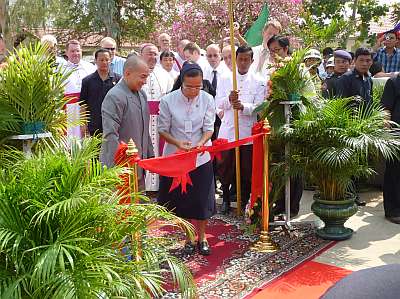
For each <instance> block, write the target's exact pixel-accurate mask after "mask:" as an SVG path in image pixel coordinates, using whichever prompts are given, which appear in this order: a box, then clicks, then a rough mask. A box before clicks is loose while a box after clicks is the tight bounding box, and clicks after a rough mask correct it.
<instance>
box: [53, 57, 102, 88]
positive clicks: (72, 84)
mask: <svg viewBox="0 0 400 299" xmlns="http://www.w3.org/2000/svg"><path fill="white" fill-rule="evenodd" d="M61 67H62V68H64V69H65V70H66V71H72V73H71V75H70V76H69V77H68V79H67V84H66V85H65V93H66V94H71V93H79V92H81V87H82V79H83V78H85V77H86V76H88V75H90V74H92V73H94V72H95V71H96V66H95V65H93V64H91V63H90V62H86V61H84V60H82V59H81V61H80V62H79V63H78V64H74V63H72V62H70V61H67V62H66V63H64V64H63V65H62V66H61Z"/></svg>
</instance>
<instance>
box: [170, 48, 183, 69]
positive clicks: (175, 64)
mask: <svg viewBox="0 0 400 299" xmlns="http://www.w3.org/2000/svg"><path fill="white" fill-rule="evenodd" d="M175 59H176V61H177V62H178V63H179V66H180V67H181V68H182V66H183V64H184V63H185V61H186V60H185V58H182V57H181V56H179V53H178V52H176V56H175ZM179 66H178V64H177V63H176V62H175V63H174V66H173V67H172V68H173V69H174V70H175V71H177V72H180V71H181V69H180V68H179Z"/></svg>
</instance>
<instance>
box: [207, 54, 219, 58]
mask: <svg viewBox="0 0 400 299" xmlns="http://www.w3.org/2000/svg"><path fill="white" fill-rule="evenodd" d="M207 57H208V58H212V57H219V55H218V54H207Z"/></svg>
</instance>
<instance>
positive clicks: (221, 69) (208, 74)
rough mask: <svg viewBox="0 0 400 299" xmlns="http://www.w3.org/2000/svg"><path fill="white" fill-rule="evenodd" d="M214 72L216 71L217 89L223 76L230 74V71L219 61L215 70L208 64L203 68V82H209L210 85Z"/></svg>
mask: <svg viewBox="0 0 400 299" xmlns="http://www.w3.org/2000/svg"><path fill="white" fill-rule="evenodd" d="M214 70H215V71H217V88H218V85H219V82H221V79H222V77H223V76H224V75H225V74H230V73H231V71H230V69H229V68H228V67H227V66H226V64H225V63H224V62H223V61H221V62H220V63H219V65H218V66H217V68H216V69H213V68H212V67H211V65H210V64H208V66H207V67H206V68H205V70H203V78H204V79H205V80H208V81H210V83H212V81H213V78H214V73H213V71H214Z"/></svg>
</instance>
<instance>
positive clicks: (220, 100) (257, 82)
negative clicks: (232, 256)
mask: <svg viewBox="0 0 400 299" xmlns="http://www.w3.org/2000/svg"><path fill="white" fill-rule="evenodd" d="M236 58H237V81H238V86H237V88H238V91H234V90H233V88H232V76H231V75H230V76H225V77H223V78H222V80H221V82H220V83H219V85H220V86H219V88H218V89H217V95H216V97H215V101H216V105H217V109H220V110H222V111H223V117H222V123H221V127H220V129H219V133H218V138H222V139H228V140H229V141H234V140H235V125H234V109H237V110H238V114H239V139H242V138H246V137H249V136H251V128H252V127H253V125H254V123H256V122H257V115H256V114H255V113H254V110H255V108H256V107H257V106H258V105H260V104H261V103H262V102H263V101H264V98H265V95H266V84H265V82H264V80H262V79H261V78H260V77H259V76H258V75H256V74H255V73H254V72H252V71H249V69H250V65H251V63H252V62H253V52H252V49H251V48H250V47H248V46H241V47H239V48H238V49H237V50H236ZM218 168H219V169H218V171H219V173H220V181H221V183H222V191H223V204H222V210H221V211H222V213H228V212H229V210H230V191H229V185H230V184H234V183H235V182H234V180H233V179H234V173H235V172H234V169H235V153H234V151H233V150H231V151H226V152H223V154H222V163H220V165H219V167H218ZM240 168H241V174H242V175H241V194H242V207H240V208H242V209H244V208H245V206H246V204H247V201H248V200H249V197H250V192H251V170H252V144H246V145H243V146H241V147H240Z"/></svg>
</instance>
